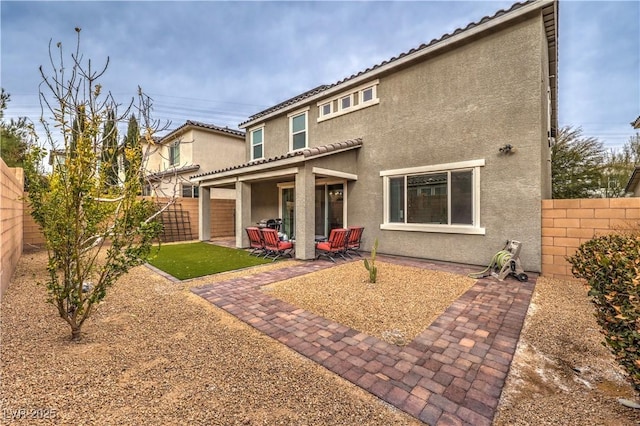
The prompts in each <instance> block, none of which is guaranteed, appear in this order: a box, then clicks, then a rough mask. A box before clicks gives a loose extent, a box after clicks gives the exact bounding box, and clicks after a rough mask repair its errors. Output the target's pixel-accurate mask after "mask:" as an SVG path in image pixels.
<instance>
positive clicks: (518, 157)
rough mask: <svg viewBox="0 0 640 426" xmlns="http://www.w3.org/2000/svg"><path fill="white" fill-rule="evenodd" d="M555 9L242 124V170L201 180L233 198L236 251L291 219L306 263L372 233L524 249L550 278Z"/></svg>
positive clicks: (466, 249) (516, 14)
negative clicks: (352, 229)
mask: <svg viewBox="0 0 640 426" xmlns="http://www.w3.org/2000/svg"><path fill="white" fill-rule="evenodd" d="M557 7H558V5H557V2H556V1H554V0H540V1H532V2H525V3H519V4H515V5H514V6H512V7H511V8H510V9H509V10H507V11H499V12H497V13H496V14H495V15H493V16H490V17H484V18H482V19H480V20H479V21H478V22H474V23H471V24H469V25H468V26H466V27H465V28H464V29H457V30H455V31H454V32H453V33H451V34H446V35H444V36H442V37H441V38H439V39H437V40H433V41H431V42H429V43H426V44H422V45H420V46H418V47H416V48H413V49H411V50H409V51H407V52H404V53H401V54H399V55H398V56H396V57H394V58H391V59H389V60H387V61H384V62H382V63H380V64H377V65H373V66H371V67H370V68H367V69H366V70H364V71H361V72H359V73H357V74H354V75H351V76H349V77H346V78H344V79H342V80H340V81H338V82H336V83H333V84H329V85H324V86H320V87H316V88H315V89H312V90H310V91H308V92H305V93H302V94H300V95H298V96H296V97H293V98H291V99H289V100H287V101H285V102H282V103H280V104H278V105H275V106H273V107H271V108H269V109H266V110H264V111H262V112H259V113H257V114H255V115H253V116H251V117H249V119H248V120H247V121H245V122H244V123H242V124H241V125H240V127H241V128H243V129H246V143H245V145H246V146H245V150H246V152H245V155H246V157H245V162H243V163H239V164H238V165H235V166H232V167H225V168H220V169H212V171H210V172H205V173H200V174H195V175H194V176H193V177H192V179H191V181H192V182H194V183H197V184H198V185H199V186H200V192H201V194H202V195H204V196H205V197H206V196H207V195H205V194H208V193H209V192H210V191H212V190H214V189H215V188H230V189H234V190H235V191H236V194H237V195H236V244H237V246H238V247H246V246H247V245H248V244H247V243H248V241H247V240H246V233H245V232H244V228H245V227H247V226H252V225H255V223H256V222H258V221H259V220H261V219H264V218H282V221H283V231H284V232H285V233H287V234H288V235H290V236H291V237H292V238H294V239H295V253H296V257H297V258H299V259H311V258H314V255H315V246H314V239H315V237H316V236H317V235H328V231H329V230H330V229H331V228H335V227H345V226H348V225H362V226H364V227H365V231H364V239H363V242H364V247H371V245H372V244H373V242H374V239H375V238H378V240H379V249H378V251H379V252H381V253H387V254H395V255H403V256H414V257H420V258H429V259H437V260H443V261H452V262H462V263H468V264H476V265H486V264H487V263H488V262H489V260H490V259H491V257H492V255H493V254H494V253H495V252H496V251H498V250H500V249H502V248H503V246H504V244H505V241H506V240H508V239H514V240H519V241H521V242H522V243H523V245H522V252H521V258H522V261H523V264H524V267H525V268H526V269H527V270H531V271H540V264H541V200H542V199H545V198H550V197H551V165H550V144H551V135H552V134H553V131H555V128H556V127H557V115H556V114H557V98H556V93H557V25H558V12H557ZM427 21H428V17H425V23H426V22H427ZM200 208H201V209H204V211H202V210H201V216H206V214H207V213H206V209H207V208H209V206H208V205H207V204H205V203H200ZM207 232H208V230H207V229H206V227H202V226H201V228H200V239H203V240H207V239H208V238H209V235H208V233H207Z"/></svg>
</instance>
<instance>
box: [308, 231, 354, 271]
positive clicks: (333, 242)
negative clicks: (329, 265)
mask: <svg viewBox="0 0 640 426" xmlns="http://www.w3.org/2000/svg"><path fill="white" fill-rule="evenodd" d="M348 242H349V230H348V229H344V228H334V229H332V230H331V232H330V233H329V239H328V240H327V241H322V242H319V243H318V244H316V259H320V257H321V256H324V257H326V258H327V259H329V260H330V261H332V262H333V263H335V262H336V256H340V257H341V258H343V259H344V260H347V258H346V257H344V255H345V253H346V251H347V243H348Z"/></svg>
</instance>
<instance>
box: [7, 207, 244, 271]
mask: <svg viewBox="0 0 640 426" xmlns="http://www.w3.org/2000/svg"><path fill="white" fill-rule="evenodd" d="M158 202H160V203H166V202H167V199H164V198H161V199H158ZM178 203H180V205H181V206H182V210H183V211H188V212H189V222H190V225H191V235H193V237H194V239H197V238H198V218H199V217H200V215H199V212H198V199H197V198H181V199H179V201H178ZM235 208H236V202H235V200H211V237H212V238H221V237H233V236H234V235H235V222H234V220H235V219H234V218H235ZM23 220H24V249H25V250H30V249H39V248H42V247H44V237H43V235H42V231H41V230H40V227H39V226H38V225H37V224H36V223H35V222H34V220H33V218H32V217H31V214H30V213H29V208H28V207H27V206H26V205H25V207H24V219H23ZM3 258H4V256H3Z"/></svg>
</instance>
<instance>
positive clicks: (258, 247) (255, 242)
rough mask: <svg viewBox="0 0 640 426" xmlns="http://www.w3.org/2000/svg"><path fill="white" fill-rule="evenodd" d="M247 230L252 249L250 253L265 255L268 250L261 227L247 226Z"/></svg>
mask: <svg viewBox="0 0 640 426" xmlns="http://www.w3.org/2000/svg"><path fill="white" fill-rule="evenodd" d="M246 231H247V236H248V237H249V248H250V249H251V251H250V252H249V254H252V255H254V256H264V255H265V254H266V250H265V247H264V240H263V238H262V233H261V232H260V228H258V227H255V226H250V227H248V228H246Z"/></svg>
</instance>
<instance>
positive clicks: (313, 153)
mask: <svg viewBox="0 0 640 426" xmlns="http://www.w3.org/2000/svg"><path fill="white" fill-rule="evenodd" d="M361 146H362V138H356V139H349V140H346V141H342V142H336V143H332V144H328V145H322V146H318V147H313V148H305V149H302V150H299V151H294V152H291V153H288V154H285V155H283V156H280V157H273V158H269V159H262V160H257V161H251V162H248V163H244V164H240V165H237V166H233V167H229V168H226V169H222V170H217V171H213V172H208V173H203V174H200V175H195V176H191V178H190V180H191V182H193V183H197V184H198V185H200V186H204V187H225V186H231V185H233V184H235V183H236V182H250V181H259V180H268V179H277V178H284V177H287V176H294V175H295V174H296V173H298V168H299V167H300V166H301V165H303V164H304V163H306V162H308V161H311V160H315V159H318V158H321V157H325V156H329V155H336V154H339V153H342V152H346V151H351V150H354V149H358V148H360V147H361ZM312 172H313V173H314V174H316V175H319V176H323V177H337V178H342V179H348V180H357V179H358V176H357V175H356V174H353V173H348V172H344V171H340V170H333V169H329V168H322V167H313V169H312Z"/></svg>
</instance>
